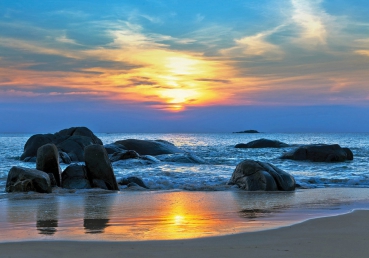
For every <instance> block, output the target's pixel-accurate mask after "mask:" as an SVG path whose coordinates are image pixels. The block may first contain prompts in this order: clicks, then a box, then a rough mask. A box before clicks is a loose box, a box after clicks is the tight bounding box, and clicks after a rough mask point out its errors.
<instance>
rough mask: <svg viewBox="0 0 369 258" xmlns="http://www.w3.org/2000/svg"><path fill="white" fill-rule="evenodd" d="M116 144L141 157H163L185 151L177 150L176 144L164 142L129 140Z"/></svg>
mask: <svg viewBox="0 0 369 258" xmlns="http://www.w3.org/2000/svg"><path fill="white" fill-rule="evenodd" d="M114 144H119V146H124V148H125V149H126V150H134V151H136V152H137V153H138V154H140V155H153V156H156V155H161V154H174V153H183V152H184V151H183V150H181V149H179V148H177V147H176V146H175V145H174V144H172V143H170V142H167V141H164V140H137V139H127V140H121V141H116V142H115V143H114Z"/></svg>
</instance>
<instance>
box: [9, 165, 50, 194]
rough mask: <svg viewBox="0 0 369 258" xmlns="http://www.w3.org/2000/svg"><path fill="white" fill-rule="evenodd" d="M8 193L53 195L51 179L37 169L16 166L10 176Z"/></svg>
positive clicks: (11, 170)
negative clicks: (32, 192) (33, 192)
mask: <svg viewBox="0 0 369 258" xmlns="http://www.w3.org/2000/svg"><path fill="white" fill-rule="evenodd" d="M6 191H7V192H28V191H35V192H40V193H51V191H52V189H51V182H50V177H49V175H48V174H47V173H45V172H43V171H40V170H37V169H30V168H23V167H17V166H14V167H12V168H11V169H10V171H9V174H8V179H7V181H6Z"/></svg>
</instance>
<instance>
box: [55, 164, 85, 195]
mask: <svg viewBox="0 0 369 258" xmlns="http://www.w3.org/2000/svg"><path fill="white" fill-rule="evenodd" d="M61 176H62V187H63V188H67V189H90V188H91V183H90V181H89V179H88V177H87V170H86V167H85V166H83V165H78V164H72V165H70V166H68V167H67V168H66V169H65V170H64V171H63V173H62V174H61Z"/></svg>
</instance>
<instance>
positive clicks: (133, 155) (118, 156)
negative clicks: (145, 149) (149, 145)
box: [110, 150, 140, 162]
mask: <svg viewBox="0 0 369 258" xmlns="http://www.w3.org/2000/svg"><path fill="white" fill-rule="evenodd" d="M139 157H140V155H139V154H138V153H137V152H135V151H134V150H129V151H125V152H115V153H114V154H113V155H111V157H110V161H111V162H115V161H118V160H125V159H138V158H139Z"/></svg>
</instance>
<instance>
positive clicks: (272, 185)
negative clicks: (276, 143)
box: [228, 160, 296, 191]
mask: <svg viewBox="0 0 369 258" xmlns="http://www.w3.org/2000/svg"><path fill="white" fill-rule="evenodd" d="M228 184H229V185H237V186H238V187H239V188H241V189H243V190H247V191H293V190H295V185H296V184H295V179H294V178H293V176H291V175H290V174H288V173H286V172H284V171H283V170H281V169H279V168H277V167H275V166H273V165H271V164H269V163H266V162H260V161H254V160H244V161H242V162H241V163H240V164H238V165H237V167H236V169H235V170H234V172H233V174H232V177H231V179H230V180H229V182H228Z"/></svg>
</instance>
